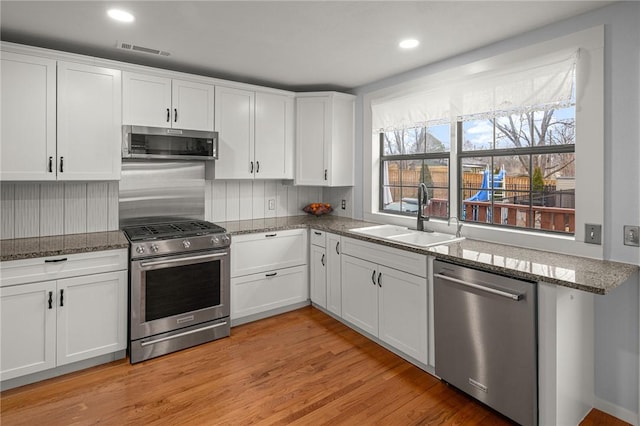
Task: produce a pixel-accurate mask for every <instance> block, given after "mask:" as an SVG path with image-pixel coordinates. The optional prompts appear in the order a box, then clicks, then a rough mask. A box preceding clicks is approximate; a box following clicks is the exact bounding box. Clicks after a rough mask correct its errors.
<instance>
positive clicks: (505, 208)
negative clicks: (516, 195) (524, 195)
mask: <svg viewBox="0 0 640 426" xmlns="http://www.w3.org/2000/svg"><path fill="white" fill-rule="evenodd" d="M464 218H465V220H466V221H468V222H483V223H497V224H502V225H511V226H518V227H524V228H535V229H544V230H549V231H559V232H567V233H574V232H575V229H576V216H575V209H567V208H561V207H544V206H535V205H534V206H529V205H528V204H511V203H502V202H499V203H495V204H493V205H492V204H491V202H489V201H465V202H464Z"/></svg>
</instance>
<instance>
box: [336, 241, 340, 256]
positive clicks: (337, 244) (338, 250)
mask: <svg viewBox="0 0 640 426" xmlns="http://www.w3.org/2000/svg"><path fill="white" fill-rule="evenodd" d="M336 254H340V241H338V242H337V243H336Z"/></svg>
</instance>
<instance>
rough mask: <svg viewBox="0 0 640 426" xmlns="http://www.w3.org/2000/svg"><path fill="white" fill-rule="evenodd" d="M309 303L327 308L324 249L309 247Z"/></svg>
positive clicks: (325, 257)
mask: <svg viewBox="0 0 640 426" xmlns="http://www.w3.org/2000/svg"><path fill="white" fill-rule="evenodd" d="M309 263H310V273H311V275H310V277H309V278H310V280H311V282H310V285H309V287H310V290H311V301H312V302H313V303H315V304H317V305H319V306H321V307H323V308H326V307H327V253H326V250H325V248H324V247H319V246H316V245H311V249H310V254H309Z"/></svg>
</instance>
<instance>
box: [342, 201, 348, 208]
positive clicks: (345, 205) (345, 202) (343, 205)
mask: <svg viewBox="0 0 640 426" xmlns="http://www.w3.org/2000/svg"><path fill="white" fill-rule="evenodd" d="M346 209H347V200H342V210H346Z"/></svg>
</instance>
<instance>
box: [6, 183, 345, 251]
mask: <svg viewBox="0 0 640 426" xmlns="http://www.w3.org/2000/svg"><path fill="white" fill-rule="evenodd" d="M0 190H1V195H2V196H1V199H0V223H1V227H0V238H2V239H9V238H28V237H38V236H47V235H61V234H77V233H83V232H100V231H111V230H116V229H118V182H117V181H111V182H47V183H32V182H19V183H13V182H2V183H1V184H0ZM352 194H353V188H350V187H344V188H322V187H310V186H293V184H292V181H278V180H266V181H260V180H256V181H244V180H243V181H240V180H208V181H206V184H205V220H209V221H211V222H225V221H234V220H245V219H262V218H269V217H276V216H296V215H300V214H304V213H303V212H302V208H303V207H304V206H306V205H307V204H309V203H313V202H326V203H331V205H332V206H333V208H334V211H333V213H332V214H334V215H336V216H345V217H352V215H353V195H352ZM342 200H345V201H346V209H345V210H342V208H341V201H342Z"/></svg>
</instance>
